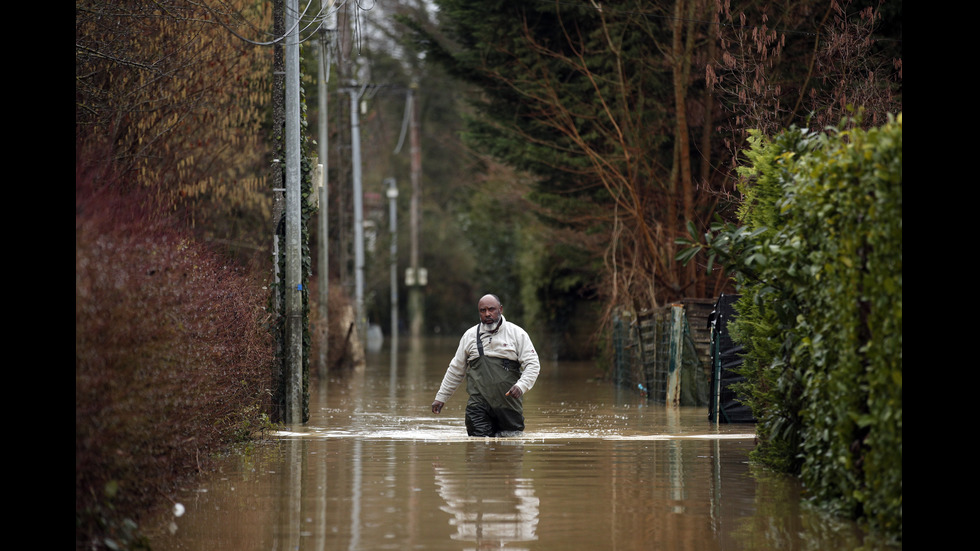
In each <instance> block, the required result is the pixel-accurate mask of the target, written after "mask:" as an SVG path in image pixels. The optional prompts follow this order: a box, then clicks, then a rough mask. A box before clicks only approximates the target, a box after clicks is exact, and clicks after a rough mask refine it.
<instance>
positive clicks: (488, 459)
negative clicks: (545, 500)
mask: <svg viewBox="0 0 980 551" xmlns="http://www.w3.org/2000/svg"><path fill="white" fill-rule="evenodd" d="M465 446H466V459H465V461H463V463H462V465H461V466H460V465H459V463H455V464H451V465H443V464H439V463H436V464H433V465H432V470H433V473H434V475H435V482H436V487H437V492H438V494H439V496H440V497H441V498H442V499H443V500H445V502H446V505H444V506H443V507H440V509H442V510H443V511H445V512H447V513H449V514H450V515H452V519H450V521H449V524H450V525H452V526H454V527H455V528H456V533H455V534H453V535H452V536H451V537H452V539H454V540H458V541H463V542H473V543H476V548H477V549H483V548H486V547H507V548H508V549H527V547H523V546H520V545H511V544H515V543H519V542H528V541H532V540H536V539H537V536H536V535H535V530H536V528H537V526H538V504H539V501H538V498H537V497H535V496H534V479H533V478H531V477H526V476H524V472H523V471H524V466H523V460H524V449H523V444H522V443H521V442H520V441H496V442H467V443H466V444H465Z"/></svg>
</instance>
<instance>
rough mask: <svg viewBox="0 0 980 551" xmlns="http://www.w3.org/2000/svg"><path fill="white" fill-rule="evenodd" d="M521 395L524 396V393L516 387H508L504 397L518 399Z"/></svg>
mask: <svg viewBox="0 0 980 551" xmlns="http://www.w3.org/2000/svg"><path fill="white" fill-rule="evenodd" d="M522 395H524V391H523V390H521V387H519V386H517V385H514V386H512V387H510V390H508V391H507V394H504V396H513V397H514V398H520V397H521V396H522Z"/></svg>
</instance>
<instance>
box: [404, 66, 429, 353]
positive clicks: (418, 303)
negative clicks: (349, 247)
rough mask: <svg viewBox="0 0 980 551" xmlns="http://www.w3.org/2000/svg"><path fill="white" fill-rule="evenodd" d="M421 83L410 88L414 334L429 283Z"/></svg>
mask: <svg viewBox="0 0 980 551" xmlns="http://www.w3.org/2000/svg"><path fill="white" fill-rule="evenodd" d="M418 87H419V86H418V83H417V82H413V83H412V85H411V89H410V90H409V98H410V99H411V107H410V108H411V113H410V117H411V119H410V121H411V122H410V123H409V130H410V137H409V139H410V142H409V143H410V148H411V149H410V155H411V166H412V201H411V210H410V212H409V216H410V223H411V229H410V231H411V241H412V242H411V253H410V263H411V268H410V270H409V277H407V278H406V281H405V284H406V286H407V287H408V312H409V313H408V315H409V324H410V328H411V332H412V337H419V336H421V335H422V323H423V320H424V318H425V316H424V309H425V305H424V304H423V298H424V297H423V295H422V290H423V287H424V286H425V285H426V283H427V281H426V280H427V277H426V272H425V268H422V267H421V266H419V228H420V226H421V224H422V209H421V201H422V152H421V148H420V145H419V120H418V119H419V110H418V101H417V98H416V97H415V92H416V90H418Z"/></svg>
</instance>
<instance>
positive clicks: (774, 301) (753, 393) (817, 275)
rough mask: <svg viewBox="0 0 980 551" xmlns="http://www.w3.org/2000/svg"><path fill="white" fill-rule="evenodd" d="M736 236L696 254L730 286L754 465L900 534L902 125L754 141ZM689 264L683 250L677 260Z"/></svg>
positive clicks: (716, 236)
mask: <svg viewBox="0 0 980 551" xmlns="http://www.w3.org/2000/svg"><path fill="white" fill-rule="evenodd" d="M746 159H747V161H748V162H747V163H746V164H745V166H743V167H742V169H741V176H742V177H743V178H742V183H741V186H742V191H743V193H744V195H745V200H744V202H743V204H742V207H741V210H740V212H739V220H740V223H741V224H742V225H741V226H740V227H737V228H736V227H732V226H725V225H721V224H719V225H716V226H715V227H714V228H713V230H712V232H710V233H708V234H706V235H705V236H704V241H703V242H702V241H700V239H698V236H692V237H693V238H694V239H695V241H688V243H689V244H695V242H697V246H696V247H694V248H695V249H698V250H706V251H707V252H708V254H709V255H710V256H711V257H712V258H715V259H718V260H719V261H721V262H722V263H723V264H724V265H725V266H726V267H727V268H728V269H729V270H730V271H731V272H732V273H733V274H734V276H735V279H736V282H737V286H738V290H739V292H740V294H741V298H740V300H739V302H738V304H737V305H736V309H737V312H738V319H737V320H736V322H735V324H734V327H733V336H734V337H735V339H736V340H738V341H739V342H740V343H742V344H743V346H744V349H745V357H744V359H745V363H744V367H743V371H744V374H745V375H746V377H747V379H748V382H747V383H745V384H744V385H743V387H742V388H741V391H742V393H743V396H744V401H745V402H746V403H748V404H749V405H750V406H751V407H752V409H753V411H754V413H755V415H756V418H757V419H758V420H759V425H758V433H759V437H760V445H759V447H758V449H757V450H756V452H755V454H754V456H755V458H756V459H758V460H760V461H762V462H764V463H766V464H768V465H770V466H772V467H774V468H777V469H780V470H784V471H789V472H796V473H799V474H800V476H801V478H802V480H803V482H804V483H805V485H806V488H807V492H808V493H809V495H810V496H811V498H812V499H813V500H814V501H816V502H818V503H820V504H821V505H823V506H825V507H827V508H829V509H831V510H834V511H836V512H839V513H842V514H846V515H847V516H850V517H853V518H863V519H866V520H867V521H868V522H869V524H870V525H871V526H872V527H873V528H876V529H878V530H881V531H882V532H884V533H886V534H888V535H889V536H890V537H892V538H894V539H897V540H899V541H900V540H901V537H902V116H901V114H899V115H897V116H895V117H891V118H890V121H889V122H888V123H887V124H885V125H882V126H881V127H878V128H872V129H869V130H863V129H857V128H853V127H846V126H841V127H839V128H833V129H829V130H826V131H824V132H815V131H809V130H804V129H798V128H791V129H789V130H786V131H784V132H782V133H780V134H779V135H777V136H775V137H772V138H765V137H762V136H760V135H756V136H754V137H753V140H752V145H751V147H750V149H749V150H748V151H747V152H746ZM690 255H691V253H690V252H688V253H687V256H690Z"/></svg>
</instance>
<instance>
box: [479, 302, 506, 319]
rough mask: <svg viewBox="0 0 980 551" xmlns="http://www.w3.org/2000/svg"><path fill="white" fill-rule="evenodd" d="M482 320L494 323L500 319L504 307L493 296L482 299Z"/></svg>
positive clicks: (480, 305)
mask: <svg viewBox="0 0 980 551" xmlns="http://www.w3.org/2000/svg"><path fill="white" fill-rule="evenodd" d="M479 308H480V321H482V322H483V323H485V324H487V325H493V324H495V323H497V321H499V320H500V314H501V312H503V308H502V307H501V306H500V303H499V302H497V301H496V300H495V299H494V298H493V297H483V298H481V299H480V304H479Z"/></svg>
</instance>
